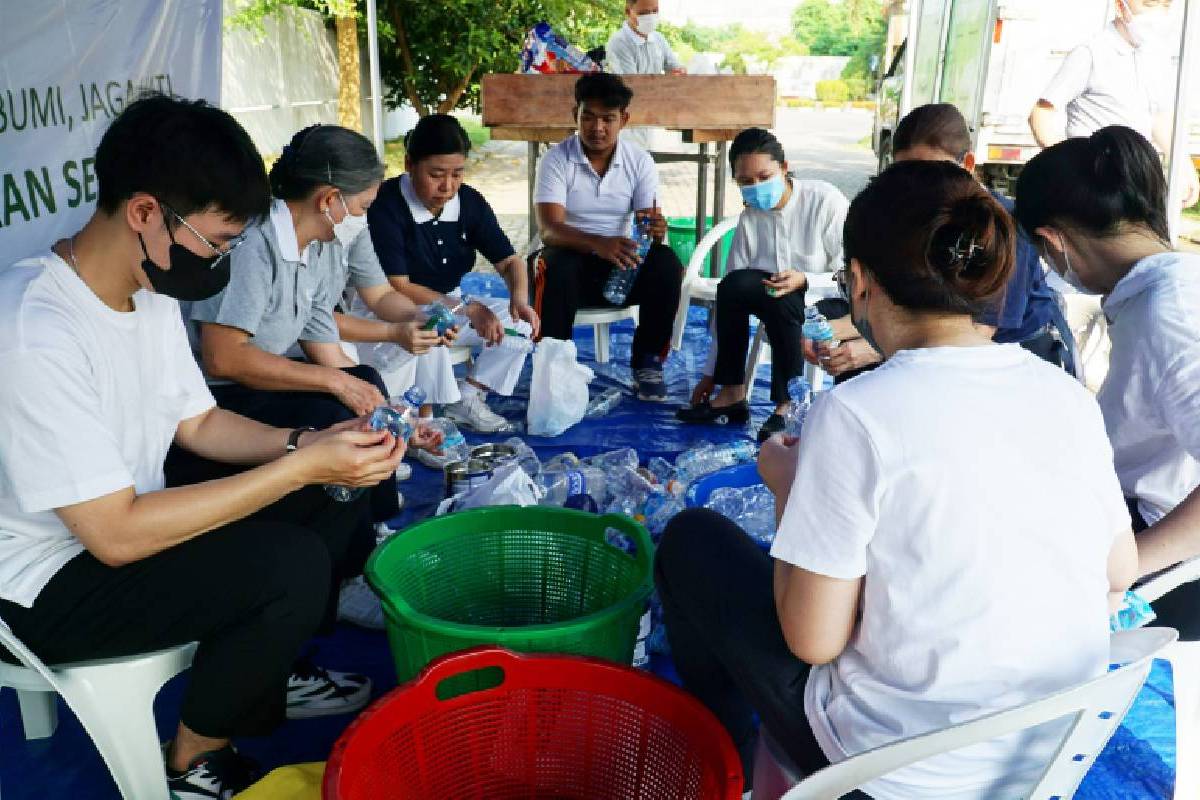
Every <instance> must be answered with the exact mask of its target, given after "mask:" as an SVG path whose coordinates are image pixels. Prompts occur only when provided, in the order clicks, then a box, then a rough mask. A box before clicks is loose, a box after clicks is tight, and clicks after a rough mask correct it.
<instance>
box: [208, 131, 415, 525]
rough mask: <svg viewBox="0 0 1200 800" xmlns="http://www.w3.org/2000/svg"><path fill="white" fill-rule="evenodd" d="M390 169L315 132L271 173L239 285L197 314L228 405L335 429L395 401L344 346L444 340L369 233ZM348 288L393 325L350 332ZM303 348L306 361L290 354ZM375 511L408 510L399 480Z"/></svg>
mask: <svg viewBox="0 0 1200 800" xmlns="http://www.w3.org/2000/svg"><path fill="white" fill-rule="evenodd" d="M383 172H384V166H383V164H382V163H381V162H380V160H379V156H378V155H377V153H376V152H375V149H374V147H373V146H372V145H371V143H370V142H369V141H368V140H367V139H366V138H364V137H363V136H362V135H361V134H358V133H356V132H354V131H351V130H348V129H346V128H340V127H337V126H333V125H317V126H313V127H311V128H307V129H305V130H303V131H300V132H299V133H298V134H296V135H295V136H294V137H293V138H292V141H291V143H290V144H289V145H288V146H287V147H285V148H284V151H283V153H282V155H281V156H280V158H279V160H278V161H277V162H276V163H275V165H274V166H273V167H272V168H271V175H270V177H271V191H272V194H273V195H274V199H273V201H272V206H271V213H270V215H269V216H268V217H267V218H265V219H263V220H261V221H260V222H259V223H258V224H257V225H254V226H251V227H250V228H249V229H248V230H247V235H246V241H245V243H244V244H243V245H242V247H239V248H238V251H237V252H236V253H235V254H234V255H235V258H234V260H233V264H232V269H231V273H232V278H231V280H230V283H229V286H228V287H227V288H226V289H225V291H223V292H222V293H221V294H219V295H217V296H215V297H213V298H211V299H209V300H205V301H202V302H198V303H195V304H193V306H192V308H191V319H192V320H193V321H195V322H196V323H197V324H198V326H199V334H200V336H199V338H200V353H201V361H202V365H203V367H204V372H205V374H206V376H207V377H208V380H209V383H210V385H211V387H212V392H213V395H214V397H215V398H216V400H217V403H218V404H219V405H220V406H221V407H223V408H228V409H231V410H235V411H237V412H239V413H241V414H244V415H245V416H248V417H251V418H253V419H257V420H260V421H264V422H265V421H267V420H275V424H279V425H285V426H292V427H304V426H312V427H317V428H320V427H324V426H326V425H329V424H332V423H334V422H338V421H341V420H344V419H349V418H352V417H354V416H357V415H362V414H366V413H369V412H370V411H371V410H372V409H374V408H375V407H377V406H379V405H382V404H383V403H384V402H385V395H386V393H387V389H386V387H385V386H384V383H383V381H382V379H381V378H380V376H379V374H378V373H377V372H376V371H375V370H374V369H373V368H371V367H369V366H360V365H356V364H355V363H354V361H353V360H352V359H351V358H350V357H349V356H348V355H346V353H345V352H344V351H343V350H342V348H341V346H340V345H339V341H340V340H341V339H343V338H346V339H352V340H358V341H392V342H396V343H398V344H400V345H401V346H403V347H405V348H406V349H409V350H410V351H414V352H423V351H424V350H427V349H428V348H429V347H431V346H433V345H436V344H437V343H438V342H439V339H438V337H437V335H436V334H433V335H430V334H429V333H427V332H424V331H420V330H419V324H418V322H417V321H416V320H417V318H418V311H417V309H416V307H415V306H414V305H413V304H412V303H411V302H410V301H409V300H408V299H407V298H405V297H404V296H403V295H400V294H399V293H397V292H395V291H394V290H392V289H391V288H390V286H389V284H388V281H387V278H386V277H385V276H384V275H383V271H382V269H381V268H380V266H379V262H378V260H377V259H376V258H375V253H374V249H373V247H371V245H370V239H369V237H366V236H359V234H361V233H363V228H364V227H365V226H366V216H365V214H366V210H367V207H369V206H370V204H371V202H372V201H373V200H374V199H375V194H376V192H377V191H378V189H379V184H380V182H381V181H382V180H383ZM347 285H350V286H353V287H354V288H356V289H358V290H359V291H360V292H361V293H362V294H363V295H364V299H367V301H368V304H369V305H372V306H373V307H372V310H373V311H375V313H376V314H377V315H378V316H379V317H381V318H382V319H385V320H390V321H389V322H382V321H375V320H361V319H355V320H349V319H346V318H345V317H342V324H341V325H339V316H341V315H339V314H338V312H337V311H336V307H337V305H338V303H339V300H340V298H341V296H342V293H343V291H344V290H345V289H346V287H347ZM377 287H378V288H377ZM340 327H344V328H346V331H345V332H341V331H339V328H340ZM347 334H348V335H347ZM297 342H298V343H299V345H300V348H301V350H302V351H303V353H304V356H305V360H303V361H300V360H294V359H291V358H288V357H287V352H288V350H289V348H291V347H292V346H293V345H294V344H296V343H297ZM372 511H373V517H374V520H375V521H376V522H382V521H385V520H388V519H390V518H392V517H393V516H395V515H396V513H398V511H399V503H398V499H397V493H396V488H395V483H394V482H392V481H390V482H385V483H384V484H381V485H380V487H379V488H377V489H376V490H374V491H373V498H372Z"/></svg>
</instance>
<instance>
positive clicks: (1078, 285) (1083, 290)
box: [1045, 236, 1100, 297]
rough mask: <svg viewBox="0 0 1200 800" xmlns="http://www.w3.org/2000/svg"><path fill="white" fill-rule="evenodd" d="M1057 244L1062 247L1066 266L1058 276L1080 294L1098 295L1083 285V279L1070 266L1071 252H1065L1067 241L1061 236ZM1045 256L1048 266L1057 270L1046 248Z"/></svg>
mask: <svg viewBox="0 0 1200 800" xmlns="http://www.w3.org/2000/svg"><path fill="white" fill-rule="evenodd" d="M1058 245H1059V247H1060V248H1062V254H1063V260H1064V261H1066V262H1067V263H1066V267H1065V268H1064V269H1063V271H1062V272H1059V273H1058V274H1059V277H1061V278H1062V279H1063V280H1064V281H1066V282H1067V285H1069V286H1070V287H1071V288H1072V289H1074V290H1075V291H1077V292H1079V293H1080V294H1083V295H1088V296H1091V297H1095V296H1097V295H1099V294H1100V292H1097V291H1093V290H1092V289H1089V288H1088V287H1086V286H1084V285H1083V281H1082V280H1080V278H1079V273H1078V272H1076V271H1075V270H1074V269H1073V268H1072V267H1071V254H1070V253H1069V252H1067V243H1066V241H1065V240H1064V239H1063V238H1062V237H1061V236H1060V237H1058ZM1045 258H1046V263H1047V264H1049V265H1050V268H1051V269H1053V270H1054V271H1055V272H1058V269H1057V268H1056V265H1055V263H1054V259H1052V258H1051V257H1050V251H1049V249H1047V250H1046V253H1045Z"/></svg>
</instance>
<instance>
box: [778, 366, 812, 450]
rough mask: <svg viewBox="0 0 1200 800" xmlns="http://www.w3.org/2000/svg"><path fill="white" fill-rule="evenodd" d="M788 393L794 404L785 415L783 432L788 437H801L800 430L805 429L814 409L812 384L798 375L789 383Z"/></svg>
mask: <svg viewBox="0 0 1200 800" xmlns="http://www.w3.org/2000/svg"><path fill="white" fill-rule="evenodd" d="M787 391H788V397H789V398H790V399H791V401H792V404H791V405H790V406H788V410H787V412H786V413H784V415H783V425H784V427H783V432H784V433H786V434H787V435H788V436H799V435H800V429H801V428H803V427H804V420H806V419H808V412H809V410H810V409H811V408H812V401H813V390H812V384H811V383H809V382H808V379H807V378H805V377H804V376H802V375H797V376H796V377H795V378H792V379H791V380H790V381H788V385H787Z"/></svg>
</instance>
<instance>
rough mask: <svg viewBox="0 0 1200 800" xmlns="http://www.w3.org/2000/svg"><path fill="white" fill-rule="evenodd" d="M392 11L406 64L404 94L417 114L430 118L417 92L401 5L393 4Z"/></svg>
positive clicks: (401, 55)
mask: <svg viewBox="0 0 1200 800" xmlns="http://www.w3.org/2000/svg"><path fill="white" fill-rule="evenodd" d="M391 10H392V25H393V27H395V29H396V42H397V44H399V45H400V59H401V60H402V61H403V62H404V94H405V95H407V96H408V102H410V103H412V107H413V108H414V109H415V110H416V112H417V114H419V115H421V116H422V117H426V116H429V109H428V108H427V107H426V106H425V103H424V101H422V100H421V95H420V94H419V93H418V92H417V82H416V80H415V78H414V77H413V76H414V75H415V74H416V67H415V66H414V65H413V57H412V50H411V49H410V48H409V46H408V33H407V31H405V29H404V20H403V19H402V18H401V16H400V7H399V3H393V4H392V7H391Z"/></svg>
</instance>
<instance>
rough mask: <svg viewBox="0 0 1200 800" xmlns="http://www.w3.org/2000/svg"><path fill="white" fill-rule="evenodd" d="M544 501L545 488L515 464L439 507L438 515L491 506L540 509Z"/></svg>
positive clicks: (506, 466) (448, 499)
mask: <svg viewBox="0 0 1200 800" xmlns="http://www.w3.org/2000/svg"><path fill="white" fill-rule="evenodd" d="M541 499H542V489H541V487H540V486H538V485H537V484H536V483H534V482H533V479H532V478H530V477H529V474H528V473H527V472H525V470H524V469H522V468H521V465H520V464H519V463H516V462H514V463H512V464H505V465H504V466H502V467H498V468H497V469H496V471H495V472H494V473H493V474H492V477H491V478H488V481H487V483H484V484H480V485H479V486H476V487H475V488H474V489H469V490H468V491H465V492H462V493H460V494H456V495H455V496H454V497H450V498H447V499H446V500H444V501H443V502H442V504H441V505H439V506H438V510H437V516H439V517H440V516H441V515H443V514H448V513H450V512H451V511H465V510H467V509H468V508H485V507H487V506H536V505H537V504H538V501H539V500H541Z"/></svg>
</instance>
